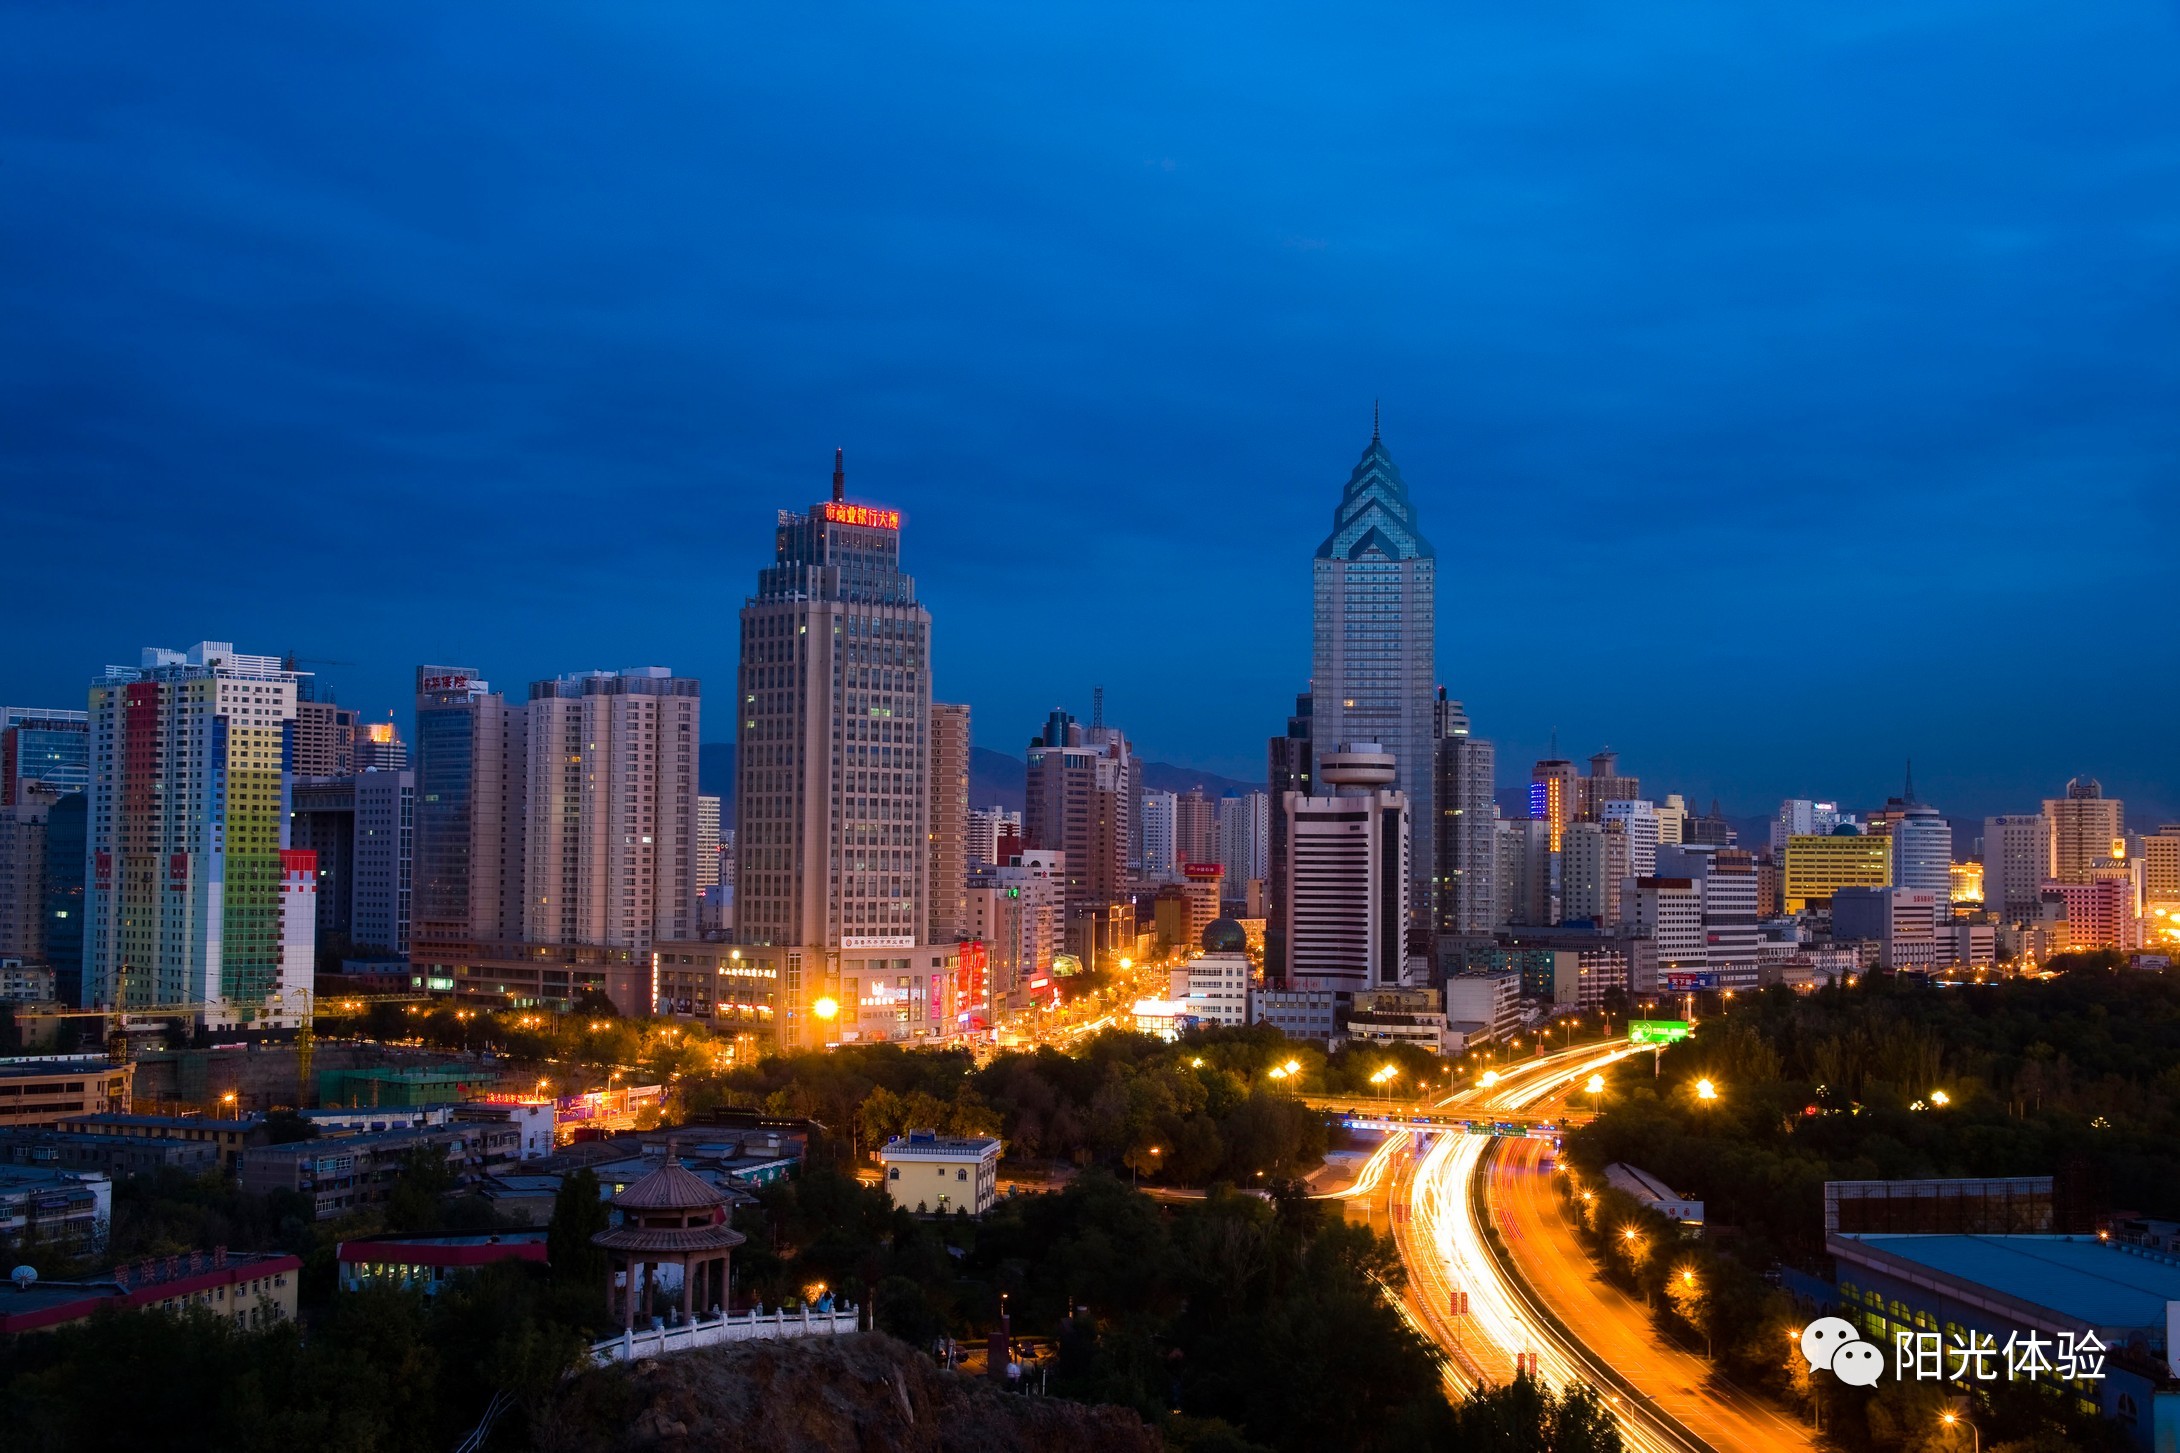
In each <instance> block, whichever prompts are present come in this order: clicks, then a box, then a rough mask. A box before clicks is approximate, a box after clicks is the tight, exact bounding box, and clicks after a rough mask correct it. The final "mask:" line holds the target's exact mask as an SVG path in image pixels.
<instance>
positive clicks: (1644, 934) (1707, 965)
mask: <svg viewBox="0 0 2180 1453" xmlns="http://www.w3.org/2000/svg"><path fill="white" fill-rule="evenodd" d="M1621 903H1622V907H1623V909H1624V911H1625V914H1626V921H1627V924H1628V927H1629V931H1630V933H1631V935H1632V942H1631V947H1632V949H1633V962H1632V963H1631V964H1630V965H1629V968H1628V987H1629V988H1630V989H1631V990H1632V991H1633V992H1635V993H1637V994H1654V993H1671V992H1674V991H1685V990H1693V989H1701V988H1711V987H1716V980H1715V979H1714V978H1713V977H1712V975H1713V972H1714V971H1713V970H1712V968H1711V955H1710V947H1709V945H1708V944H1707V943H1706V942H1705V941H1704V930H1703V885H1702V884H1701V883H1698V882H1697V881H1696V880H1695V879H1693V878H1676V877H1671V876H1668V875H1664V874H1657V875H1653V876H1651V877H1647V878H1636V879H1633V880H1632V882H1631V884H1630V885H1629V891H1627V892H1626V893H1624V894H1623V895H1622V898H1621Z"/></svg>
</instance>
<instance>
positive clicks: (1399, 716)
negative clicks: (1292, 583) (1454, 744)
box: [1310, 423, 1438, 919]
mask: <svg viewBox="0 0 2180 1453" xmlns="http://www.w3.org/2000/svg"><path fill="white" fill-rule="evenodd" d="M1437 570H1438V562H1437V558H1436V555H1435V553H1434V552H1433V551H1432V549H1431V546H1430V542H1429V541H1428V540H1425V539H1424V538H1423V534H1422V532H1421V530H1420V529H1418V528H1417V523H1416V510H1415V505H1414V503H1413V502H1412V501H1411V500H1410V499H1409V498H1408V485H1407V482H1406V481H1405V480H1403V479H1402V478H1401V476H1400V470H1399V468H1398V466H1396V465H1395V464H1394V463H1393V456H1392V455H1391V454H1389V453H1387V452H1386V448H1385V444H1384V441H1383V440H1382V439H1381V438H1380V437H1379V434H1378V430H1377V427H1376V425H1375V424H1374V423H1373V425H1372V427H1371V430H1370V444H1369V447H1367V448H1366V449H1364V450H1363V453H1362V458H1361V459H1359V460H1357V461H1356V463H1355V468H1354V470H1353V471H1352V472H1351V473H1350V474H1349V475H1348V480H1347V485H1346V487H1345V488H1344V489H1342V490H1341V492H1340V502H1339V504H1338V505H1337V506H1336V507H1335V508H1334V510H1333V513H1332V533H1330V534H1329V535H1327V536H1325V539H1324V542H1323V543H1322V544H1320V545H1319V546H1318V547H1317V558H1316V561H1315V563H1314V565H1313V566H1312V575H1313V583H1314V597H1315V600H1314V606H1315V608H1314V631H1313V634H1312V642H1313V644H1312V648H1311V653H1310V699H1311V705H1312V715H1313V718H1314V720H1313V723H1312V726H1311V731H1312V733H1313V735H1314V736H1315V739H1316V740H1317V741H1319V742H1322V743H1325V744H1327V745H1330V744H1335V743H1341V742H1376V743H1378V744H1380V745H1381V746H1382V747H1383V748H1384V749H1385V750H1386V751H1387V752H1389V753H1391V754H1392V757H1393V760H1394V762H1395V764H1396V768H1395V770H1396V772H1397V774H1398V775H1397V779H1396V780H1397V783H1398V787H1399V790H1400V792H1401V794H1402V795H1403V796H1404V797H1405V798H1406V799H1407V804H1408V809H1409V812H1410V823H1411V827H1412V830H1414V831H1415V832H1416V840H1415V841H1414V842H1413V843H1411V844H1410V845H1409V852H1408V871H1409V873H1410V875H1411V882H1410V885H1409V890H1408V895H1407V897H1408V902H1409V905H1410V908H1411V911H1413V912H1414V913H1416V914H1417V915H1418V916H1419V919H1420V917H1421V916H1422V915H1425V914H1427V913H1428V912H1429V910H1430V903H1431V880H1432V877H1433V876H1434V870H1433V866H1432V841H1431V840H1432V837H1433V835H1434V834H1433V832H1432V831H1431V830H1430V827H1429V826H1428V825H1432V824H1435V823H1436V822H1437V820H1438V819H1437V814H1436V813H1435V812H1434V811H1433V808H1432V802H1433V797H1432V792H1433V783H1432V780H1431V779H1432V776H1433V773H1434V769H1435V768H1434V763H1433V760H1432V745H1433V743H1432V726H1433V709H1434V706H1435V692H1434V687H1435V685H1436V682H1437V643H1438V625H1437V622H1438V576H1437ZM1417 823H1420V824H1425V825H1426V826H1425V827H1423V828H1420V829H1414V828H1413V824H1417Z"/></svg>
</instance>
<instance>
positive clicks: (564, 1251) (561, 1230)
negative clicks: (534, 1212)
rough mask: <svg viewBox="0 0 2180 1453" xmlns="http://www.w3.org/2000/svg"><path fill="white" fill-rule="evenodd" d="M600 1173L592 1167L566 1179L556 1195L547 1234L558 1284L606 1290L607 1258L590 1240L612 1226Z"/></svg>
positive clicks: (547, 1252) (548, 1255)
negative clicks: (603, 1195)
mask: <svg viewBox="0 0 2180 1453" xmlns="http://www.w3.org/2000/svg"><path fill="white" fill-rule="evenodd" d="M598 1190H599V1187H598V1173H597V1172H596V1171H594V1170H592V1169H591V1168H590V1167H589V1166H585V1167H583V1169H581V1170H579V1171H577V1172H575V1173H574V1174H573V1175H570V1176H567V1177H565V1178H564V1179H563V1180H562V1181H561V1182H560V1189H559V1190H558V1191H557V1192H555V1193H554V1195H553V1219H552V1222H551V1223H550V1225H548V1226H547V1228H546V1231H545V1259H546V1261H547V1263H548V1264H549V1265H550V1266H551V1267H552V1271H553V1277H554V1279H555V1280H557V1281H561V1282H572V1283H580V1284H583V1285H586V1286H596V1287H603V1286H604V1285H605V1277H606V1255H605V1252H604V1251H603V1250H601V1249H600V1248H598V1247H596V1246H593V1245H592V1244H591V1240H590V1239H591V1237H593V1236H595V1235H597V1234H598V1233H599V1232H601V1231H604V1230H605V1229H607V1228H608V1227H609V1226H611V1225H612V1224H613V1217H612V1214H611V1213H610V1212H609V1211H608V1210H607V1209H606V1203H605V1200H604V1199H603V1198H602V1197H601V1196H600V1195H599V1194H598Z"/></svg>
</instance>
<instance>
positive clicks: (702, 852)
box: [696, 792, 724, 895]
mask: <svg viewBox="0 0 2180 1453" xmlns="http://www.w3.org/2000/svg"><path fill="white" fill-rule="evenodd" d="M723 805H724V804H722V803H721V802H720V800H719V799H718V798H716V797H712V796H708V795H706V794H704V793H702V792H699V793H698V794H697V795H696V891H697V893H698V894H699V895H701V894H702V893H703V891H704V890H705V889H706V888H716V887H718V886H719V873H720V868H719V827H720V808H721V807H722V806H723Z"/></svg>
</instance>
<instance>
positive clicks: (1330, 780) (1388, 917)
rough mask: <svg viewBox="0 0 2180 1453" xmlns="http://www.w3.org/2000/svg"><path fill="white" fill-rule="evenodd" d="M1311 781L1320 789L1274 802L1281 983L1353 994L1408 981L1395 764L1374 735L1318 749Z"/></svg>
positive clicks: (1403, 841)
mask: <svg viewBox="0 0 2180 1453" xmlns="http://www.w3.org/2000/svg"><path fill="white" fill-rule="evenodd" d="M1317 780H1318V784H1319V789H1320V793H1321V794H1322V795H1318V796H1304V795H1303V794H1301V793H1299V792H1289V793H1287V794H1286V796H1285V797H1284V798H1283V799H1282V800H1281V803H1280V812H1281V814H1282V815H1283V816H1284V817H1285V818H1286V820H1287V825H1286V841H1287V844H1288V852H1289V869H1290V876H1289V880H1288V891H1287V896H1286V901H1285V902H1284V903H1283V904H1281V905H1280V923H1279V927H1280V929H1281V930H1282V932H1283V934H1284V937H1285V941H1286V944H1287V952H1288V968H1287V987H1288V988H1291V989H1297V990H1331V991H1333V992H1335V993H1354V992H1355V991H1357V990H1363V989H1375V988H1392V987H1397V986H1400V985H1402V984H1405V983H1407V982H1408V978H1409V974H1408V960H1407V925H1408V919H1409V908H1408V887H1409V883H1410V882H1411V875H1410V873H1409V864H1408V860H1407V850H1408V842H1409V836H1410V835H1409V821H1408V816H1409V806H1408V799H1407V796H1406V794H1404V793H1402V792H1401V791H1400V790H1399V788H1398V786H1397V785H1396V784H1397V783H1398V781H1399V768H1398V765H1397V763H1396V762H1395V760H1394V758H1393V755H1392V753H1390V752H1388V751H1386V750H1384V749H1383V747H1381V746H1380V745H1379V744H1378V743H1376V742H1359V743H1353V744H1343V745H1342V746H1340V747H1339V749H1338V750H1336V751H1329V752H1325V753H1323V754H1322V755H1321V756H1320V757H1319V759H1318V763H1317ZM1326 789H1329V791H1326Z"/></svg>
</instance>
